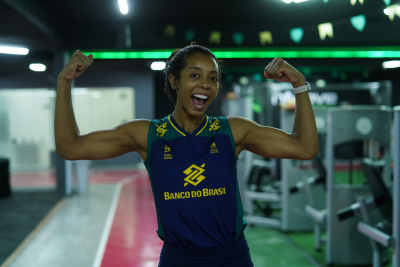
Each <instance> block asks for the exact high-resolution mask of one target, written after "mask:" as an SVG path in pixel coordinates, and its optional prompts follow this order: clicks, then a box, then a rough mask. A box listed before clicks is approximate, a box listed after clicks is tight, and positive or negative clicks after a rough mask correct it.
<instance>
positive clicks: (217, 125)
mask: <svg viewBox="0 0 400 267" xmlns="http://www.w3.org/2000/svg"><path fill="white" fill-rule="evenodd" d="M220 127H221V126H220V125H219V120H215V121H214V122H213V123H211V125H210V128H209V129H208V131H211V130H214V131H215V130H218V129H219V128H220Z"/></svg>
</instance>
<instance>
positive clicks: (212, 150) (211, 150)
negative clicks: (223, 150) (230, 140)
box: [210, 142, 219, 154]
mask: <svg viewBox="0 0 400 267" xmlns="http://www.w3.org/2000/svg"><path fill="white" fill-rule="evenodd" d="M210 153H211V154H215V153H219V152H218V148H217V146H216V145H215V143H214V142H213V143H212V145H211V149H210Z"/></svg>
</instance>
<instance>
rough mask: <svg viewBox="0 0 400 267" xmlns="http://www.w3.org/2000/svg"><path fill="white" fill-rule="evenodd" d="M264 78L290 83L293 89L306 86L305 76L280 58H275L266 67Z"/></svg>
mask: <svg viewBox="0 0 400 267" xmlns="http://www.w3.org/2000/svg"><path fill="white" fill-rule="evenodd" d="M264 77H265V78H267V79H274V80H277V81H280V82H290V83H291V84H292V85H293V88H296V87H300V86H302V85H305V84H306V79H305V78H304V76H303V74H301V73H300V72H299V71H298V70H296V69H295V68H294V67H293V66H292V65H290V64H289V63H287V62H286V61H285V60H283V59H282V58H280V57H277V58H275V59H274V60H272V61H271V63H269V64H268V66H267V67H265V70H264Z"/></svg>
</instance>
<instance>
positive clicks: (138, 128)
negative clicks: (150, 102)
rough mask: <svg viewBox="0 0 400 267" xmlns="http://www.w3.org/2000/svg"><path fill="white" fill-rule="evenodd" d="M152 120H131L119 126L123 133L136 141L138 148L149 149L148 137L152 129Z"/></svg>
mask: <svg viewBox="0 0 400 267" xmlns="http://www.w3.org/2000/svg"><path fill="white" fill-rule="evenodd" d="M150 123H151V122H150V120H145V119H138V120H130V121H127V122H125V123H123V124H121V125H119V126H118V128H120V130H121V131H123V132H124V133H125V134H126V135H128V136H129V137H131V138H132V139H133V140H134V143H135V144H136V145H137V146H138V148H143V149H147V135H148V133H149V128H150Z"/></svg>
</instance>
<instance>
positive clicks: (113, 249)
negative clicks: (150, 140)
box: [101, 174, 162, 267]
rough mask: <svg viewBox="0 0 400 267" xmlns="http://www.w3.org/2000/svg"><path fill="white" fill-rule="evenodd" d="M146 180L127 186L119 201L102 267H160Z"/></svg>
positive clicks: (159, 242)
mask: <svg viewBox="0 0 400 267" xmlns="http://www.w3.org/2000/svg"><path fill="white" fill-rule="evenodd" d="M144 175H146V178H144V179H139V180H136V181H133V182H131V183H129V184H126V185H125V186H124V187H123V188H122V190H121V195H120V198H119V202H118V206H117V209H116V212H115V217H114V221H113V225H112V227H111V231H110V236H109V238H108V243H107V246H106V249H105V252H104V256H103V261H102V264H101V267H157V266H158V262H159V259H160V251H161V247H162V241H161V240H160V239H159V238H158V236H157V233H156V230H157V217H156V209H155V205H154V199H153V193H152V191H151V185H150V181H149V179H148V176H147V174H144Z"/></svg>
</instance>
